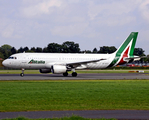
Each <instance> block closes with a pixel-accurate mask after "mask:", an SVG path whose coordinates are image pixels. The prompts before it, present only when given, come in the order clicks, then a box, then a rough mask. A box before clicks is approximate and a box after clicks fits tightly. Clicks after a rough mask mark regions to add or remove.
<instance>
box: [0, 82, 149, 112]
mask: <svg viewBox="0 0 149 120" xmlns="http://www.w3.org/2000/svg"><path fill="white" fill-rule="evenodd" d="M116 109H122V110H126V109H129V110H134V109H137V110H149V81H148V80H82V81H81V80H71V81H69V80H66V81H65V80H55V81H52V80H51V81H50V80H47V81H46V80H45V81H44V80H43V81H42V80H41V81H0V112H6V111H42V110H116Z"/></svg>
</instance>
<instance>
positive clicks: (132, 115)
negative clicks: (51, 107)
mask: <svg viewBox="0 0 149 120" xmlns="http://www.w3.org/2000/svg"><path fill="white" fill-rule="evenodd" d="M72 115H77V116H81V117H84V118H107V119H108V118H115V119H121V120H122V119H123V120H124V119H127V120H129V119H130V120H148V119H149V111H147V110H146V111H145V110H85V111H35V112H5V113H1V112H0V119H4V118H16V117H19V116H24V117H26V118H34V119H37V118H60V117H64V116H65V117H66V116H67V117H70V116H72Z"/></svg>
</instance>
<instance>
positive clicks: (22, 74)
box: [20, 68, 25, 77]
mask: <svg viewBox="0 0 149 120" xmlns="http://www.w3.org/2000/svg"><path fill="white" fill-rule="evenodd" d="M24 70H25V69H24V68H22V73H20V76H21V77H23V76H24Z"/></svg>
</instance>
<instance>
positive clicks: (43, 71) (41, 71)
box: [39, 69, 51, 73]
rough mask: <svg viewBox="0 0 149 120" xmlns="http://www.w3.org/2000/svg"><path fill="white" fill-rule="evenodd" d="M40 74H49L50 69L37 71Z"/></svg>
mask: <svg viewBox="0 0 149 120" xmlns="http://www.w3.org/2000/svg"><path fill="white" fill-rule="evenodd" d="M39 72H40V73H50V72H51V69H39Z"/></svg>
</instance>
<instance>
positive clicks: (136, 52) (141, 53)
mask: <svg viewBox="0 0 149 120" xmlns="http://www.w3.org/2000/svg"><path fill="white" fill-rule="evenodd" d="M144 52H145V51H144V50H143V49H142V48H135V49H134V55H137V56H144V55H145V54H144Z"/></svg>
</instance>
